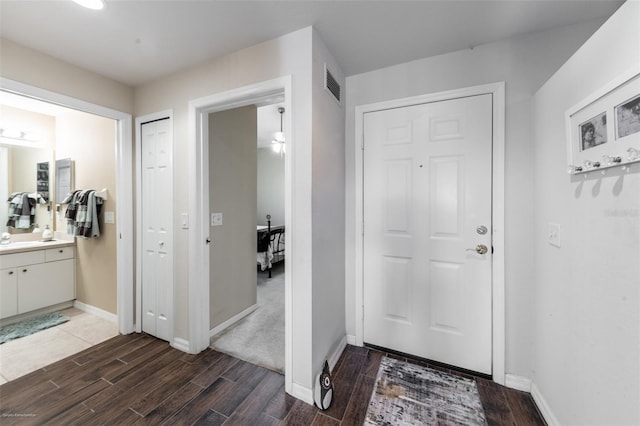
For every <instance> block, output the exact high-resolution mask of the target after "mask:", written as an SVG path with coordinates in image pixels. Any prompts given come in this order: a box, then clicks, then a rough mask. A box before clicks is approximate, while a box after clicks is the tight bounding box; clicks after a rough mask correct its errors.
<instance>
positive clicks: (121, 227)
mask: <svg viewBox="0 0 640 426" xmlns="http://www.w3.org/2000/svg"><path fill="white" fill-rule="evenodd" d="M0 87H1V88H2V90H5V91H8V92H12V93H16V94H19V95H23V96H28V97H31V98H35V99H39V100H42V101H44V102H49V103H53V104H57V105H61V106H65V107H69V108H73V109H76V110H79V111H84V112H88V113H90V114H95V115H99V116H102V117H106V118H111V119H113V120H117V122H118V128H117V135H118V140H117V143H116V206H118V208H117V211H116V236H117V239H116V247H117V248H116V251H117V254H116V257H117V261H116V263H117V266H116V268H117V272H116V274H117V310H118V330H119V332H120V333H122V334H128V333H132V332H133V331H134V324H133V312H134V306H133V262H131V259H133V253H134V251H133V241H134V240H133V213H134V212H133V207H132V206H133V185H132V182H133V144H132V143H133V142H132V137H131V131H132V129H131V122H132V119H131V114H127V113H124V112H121V111H117V110H114V109H110V108H106V107H103V106H100V105H96V104H93V103H90V102H86V101H83V100H80V99H76V98H72V97H69V96H65V95H61V94H59V93H55V92H50V91H48V90H45V89H41V88H38V87H34V86H30V85H28V84H24V83H20V82H17V81H13V80H9V79H6V78H2V77H0ZM127 206H129V207H127Z"/></svg>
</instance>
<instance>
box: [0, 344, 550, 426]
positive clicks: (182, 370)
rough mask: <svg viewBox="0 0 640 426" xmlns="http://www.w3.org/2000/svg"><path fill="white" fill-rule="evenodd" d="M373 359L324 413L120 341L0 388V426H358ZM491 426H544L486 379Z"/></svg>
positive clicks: (340, 382) (338, 370) (362, 359)
mask: <svg viewBox="0 0 640 426" xmlns="http://www.w3.org/2000/svg"><path fill="white" fill-rule="evenodd" d="M383 355H384V354H383V353H382V352H380V351H377V350H373V349H368V348H360V347H354V346H347V349H346V350H345V351H344V353H343V354H342V357H341V358H340V360H339V361H338V363H337V365H336V367H335V368H334V371H333V373H332V376H333V379H334V389H335V396H334V398H333V404H332V405H331V407H330V408H329V409H328V410H327V411H319V410H318V409H317V408H315V407H314V406H311V405H308V404H305V403H304V402H302V401H299V400H296V399H295V398H293V397H291V396H289V395H287V394H286V393H285V391H284V376H282V375H280V374H277V373H275V372H272V371H269V370H266V369H264V368H261V367H258V366H255V365H252V364H249V363H246V362H244V361H241V360H238V359H236V358H233V357H230V356H228V355H226V354H222V353H219V352H216V351H214V350H207V351H204V352H202V353H200V354H198V355H189V354H185V353H183V352H180V351H178V350H176V349H173V348H171V347H170V346H169V345H168V344H167V343H166V342H163V341H160V340H157V339H155V338H152V337H150V336H147V335H140V334H131V335H127V336H118V337H114V338H113V339H110V340H108V341H106V342H103V343H101V344H99V345H97V346H94V347H92V348H90V349H87V350H85V351H83V352H80V353H79V354H76V355H74V356H71V357H69V358H66V359H64V360H62V361H59V362H56V363H55V364H52V365H50V366H48V367H46V368H43V369H41V370H38V371H35V372H33V373H31V374H29V375H27V376H23V377H21V378H19V379H16V380H14V381H12V382H9V383H6V384H4V385H2V386H0V415H1V417H0V423H1V424H2V425H9V424H26V425H40V424H53V425H70V424H78V425H99V424H109V425H129V424H149V425H158V424H171V425H173V424H179V425H191V424H199V425H200V424H203V425H204V424H207V425H219V424H223V423H224V424H225V425H232V424H235V425H281V424H287V425H360V424H362V423H363V420H364V416H365V414H366V410H367V405H368V403H369V397H370V396H371V392H372V390H373V387H374V383H375V377H376V372H377V370H378V365H379V363H380V359H381V357H382V356H383ZM476 380H477V384H478V389H479V392H480V396H481V399H482V403H483V406H484V409H485V414H486V417H487V420H488V422H489V424H491V425H516V424H517V425H541V424H544V422H543V420H542V419H541V417H540V416H539V414H538V412H537V410H536V407H535V405H534V403H533V400H532V399H531V397H530V396H529V395H528V394H526V393H523V392H519V391H515V390H512V389H508V388H505V387H502V386H499V385H496V384H494V383H493V382H491V381H489V380H485V379H480V378H477V379H476Z"/></svg>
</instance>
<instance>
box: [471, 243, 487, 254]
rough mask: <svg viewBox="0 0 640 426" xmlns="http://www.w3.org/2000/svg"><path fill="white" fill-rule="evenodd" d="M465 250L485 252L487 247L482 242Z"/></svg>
mask: <svg viewBox="0 0 640 426" xmlns="http://www.w3.org/2000/svg"><path fill="white" fill-rule="evenodd" d="M467 251H475V252H476V253H478V254H485V253H487V252H488V251H489V249H488V248H487V246H485V245H484V244H478V245H477V246H475V248H468V249H467Z"/></svg>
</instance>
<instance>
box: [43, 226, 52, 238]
mask: <svg viewBox="0 0 640 426" xmlns="http://www.w3.org/2000/svg"><path fill="white" fill-rule="evenodd" d="M52 239H53V232H52V231H51V229H49V225H46V226H45V227H44V231H42V241H51V240H52Z"/></svg>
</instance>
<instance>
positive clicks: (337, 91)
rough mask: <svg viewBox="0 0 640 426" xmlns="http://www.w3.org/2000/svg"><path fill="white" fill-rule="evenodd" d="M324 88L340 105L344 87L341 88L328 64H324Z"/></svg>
mask: <svg viewBox="0 0 640 426" xmlns="http://www.w3.org/2000/svg"><path fill="white" fill-rule="evenodd" d="M324 87H325V89H327V90H328V91H329V93H331V95H333V98H334V99H335V100H336V101H337V102H338V103H341V102H340V100H341V99H342V98H341V94H342V87H340V83H338V80H336V79H335V77H334V76H333V75H332V74H331V72H330V71H329V69H328V68H327V64H324Z"/></svg>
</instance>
